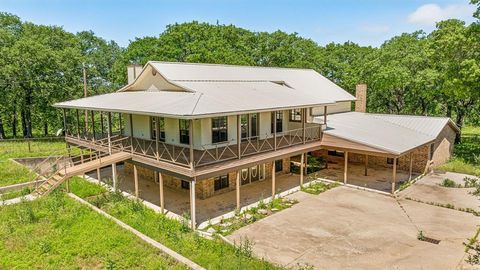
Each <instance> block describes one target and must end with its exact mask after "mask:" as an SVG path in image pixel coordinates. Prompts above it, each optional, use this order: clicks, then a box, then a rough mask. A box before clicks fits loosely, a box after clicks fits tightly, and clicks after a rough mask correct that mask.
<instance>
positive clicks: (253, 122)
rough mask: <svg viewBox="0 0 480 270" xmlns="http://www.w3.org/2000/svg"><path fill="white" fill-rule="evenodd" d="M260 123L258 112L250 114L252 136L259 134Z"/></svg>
mask: <svg viewBox="0 0 480 270" xmlns="http://www.w3.org/2000/svg"><path fill="white" fill-rule="evenodd" d="M259 123H260V120H259V118H258V113H254V114H250V137H257V136H258V129H259V128H258V125H259Z"/></svg>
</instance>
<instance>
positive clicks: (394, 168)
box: [392, 157, 397, 194]
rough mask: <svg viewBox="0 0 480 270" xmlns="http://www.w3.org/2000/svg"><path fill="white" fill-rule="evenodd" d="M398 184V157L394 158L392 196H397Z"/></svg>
mask: <svg viewBox="0 0 480 270" xmlns="http://www.w3.org/2000/svg"><path fill="white" fill-rule="evenodd" d="M396 182H397V157H395V158H393V175H392V194H395V183H396Z"/></svg>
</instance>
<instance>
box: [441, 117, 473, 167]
mask: <svg viewBox="0 0 480 270" xmlns="http://www.w3.org/2000/svg"><path fill="white" fill-rule="evenodd" d="M438 169H440V170H444V171H450V172H458V173H465V174H470V175H476V176H480V127H472V126H466V127H464V128H463V129H462V142H461V143H460V144H456V145H455V148H454V153H453V158H452V159H451V160H450V161H449V162H447V163H446V164H444V165H442V166H439V167H438Z"/></svg>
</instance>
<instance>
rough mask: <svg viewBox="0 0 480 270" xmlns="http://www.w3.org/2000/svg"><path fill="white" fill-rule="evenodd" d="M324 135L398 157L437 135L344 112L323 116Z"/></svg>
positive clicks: (367, 115)
mask: <svg viewBox="0 0 480 270" xmlns="http://www.w3.org/2000/svg"><path fill="white" fill-rule="evenodd" d="M327 127H328V128H327V129H326V130H325V133H326V134H330V135H332V136H336V137H339V138H342V139H345V140H349V141H352V142H356V143H360V144H363V145H367V146H370V147H373V148H377V149H379V150H383V151H386V152H388V153H392V154H395V155H401V154H403V153H405V152H408V151H410V150H412V149H415V148H417V147H419V146H422V145H425V144H427V143H430V142H432V141H434V140H435V138H436V137H437V136H433V135H428V134H424V133H421V132H419V131H416V130H413V129H410V128H407V127H403V126H400V125H397V124H394V123H391V122H389V121H386V120H383V119H381V118H380V117H377V116H376V115H375V114H368V113H359V112H347V113H338V114H332V115H329V116H328V117H327Z"/></svg>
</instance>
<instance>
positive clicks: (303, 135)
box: [302, 108, 307, 144]
mask: <svg viewBox="0 0 480 270" xmlns="http://www.w3.org/2000/svg"><path fill="white" fill-rule="evenodd" d="M306 112H307V109H305V108H302V142H303V144H305V137H306V131H305V122H307V113H306Z"/></svg>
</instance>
